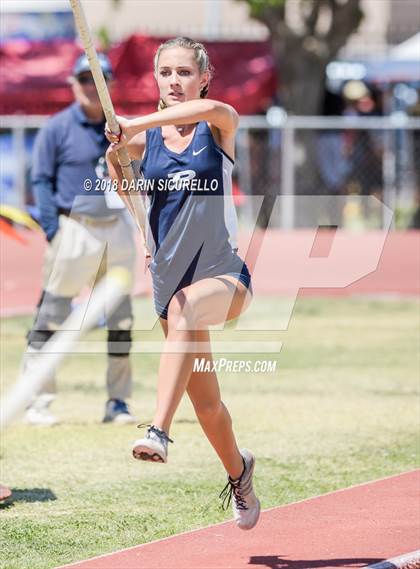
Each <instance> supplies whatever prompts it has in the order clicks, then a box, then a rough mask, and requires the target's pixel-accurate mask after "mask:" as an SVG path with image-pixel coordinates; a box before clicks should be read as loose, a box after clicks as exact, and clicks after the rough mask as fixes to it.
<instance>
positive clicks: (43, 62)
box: [0, 35, 276, 115]
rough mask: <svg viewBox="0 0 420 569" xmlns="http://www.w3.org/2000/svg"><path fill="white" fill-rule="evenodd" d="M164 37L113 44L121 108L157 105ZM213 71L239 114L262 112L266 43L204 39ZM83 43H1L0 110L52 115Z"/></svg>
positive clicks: (267, 83)
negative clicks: (157, 60)
mask: <svg viewBox="0 0 420 569" xmlns="http://www.w3.org/2000/svg"><path fill="white" fill-rule="evenodd" d="M161 41H162V39H161V38H151V37H144V36H138V35H134V36H131V37H130V38H128V39H127V40H126V41H124V42H121V43H119V44H117V45H115V46H113V47H112V49H111V50H110V51H109V52H108V55H109V57H110V59H111V61H112V64H113V67H114V71H115V78H116V83H115V88H114V91H113V94H112V96H113V100H114V103H115V106H116V109H117V112H119V113H121V114H125V115H135V114H144V113H147V112H151V111H153V110H154V109H155V108H156V104H157V100H158V92H157V88H156V84H155V80H154V77H153V55H154V53H155V51H156V48H157V47H158V45H159V44H160V43H161ZM206 46H207V48H208V51H209V55H210V59H211V61H212V63H213V65H214V67H215V70H216V71H215V75H214V78H213V81H212V84H211V87H210V93H209V96H210V97H212V98H215V99H219V100H221V101H225V102H227V103H230V104H231V105H233V106H234V107H235V108H236V109H237V110H238V112H239V113H240V114H254V113H258V112H260V111H261V110H262V109H263V108H264V107H265V106H266V103H267V99H271V98H272V96H273V94H274V92H275V84H276V81H275V71H274V62H273V57H272V54H271V50H270V46H269V44H268V42H206ZM79 53H80V48H79V47H78V46H77V45H76V44H75V43H74V42H72V41H67V40H53V41H37V42H28V41H26V40H12V41H7V42H5V43H3V44H2V45H1V46H0V68H1V77H0V114H3V115H5V114H16V113H19V114H35V115H49V114H52V113H55V112H57V111H58V110H60V109H62V108H63V107H65V106H66V105H68V104H70V103H71V102H72V93H71V89H70V87H69V85H68V83H67V77H68V76H69V74H70V72H71V69H72V66H73V62H74V60H75V59H76V57H77V55H78V54H79Z"/></svg>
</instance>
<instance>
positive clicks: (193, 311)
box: [168, 290, 199, 330]
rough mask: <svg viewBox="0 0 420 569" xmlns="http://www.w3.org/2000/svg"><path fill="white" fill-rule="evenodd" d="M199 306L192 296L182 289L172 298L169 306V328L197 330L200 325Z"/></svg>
mask: <svg viewBox="0 0 420 569" xmlns="http://www.w3.org/2000/svg"><path fill="white" fill-rule="evenodd" d="M198 323H199V322H198V316H197V306H196V303H195V302H194V299H193V298H192V296H189V297H187V296H186V295H185V293H184V291H182V290H180V291H179V292H177V293H176V294H175V295H174V296H173V297H172V299H171V302H170V303H169V306H168V328H169V329H173V328H176V329H177V330H195V329H197V325H198Z"/></svg>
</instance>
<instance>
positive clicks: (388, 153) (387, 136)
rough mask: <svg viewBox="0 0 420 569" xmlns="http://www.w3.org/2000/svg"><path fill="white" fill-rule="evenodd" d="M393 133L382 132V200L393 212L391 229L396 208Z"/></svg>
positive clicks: (384, 213)
mask: <svg viewBox="0 0 420 569" xmlns="http://www.w3.org/2000/svg"><path fill="white" fill-rule="evenodd" d="M393 134H394V136H395V131H391V130H385V131H384V153H383V158H382V173H383V180H384V195H383V200H384V203H385V205H386V206H388V207H389V208H390V209H391V210H392V211H393V214H394V215H393V217H392V222H391V228H392V229H395V214H396V211H395V210H396V207H397V187H396V184H397V176H396V167H397V163H396V159H395V152H394V149H393V142H394V140H393V139H394V137H393ZM386 213H387V212H386V210H385V208H384V209H383V217H382V223H383V225H384V227H385V224H386V221H387V216H386Z"/></svg>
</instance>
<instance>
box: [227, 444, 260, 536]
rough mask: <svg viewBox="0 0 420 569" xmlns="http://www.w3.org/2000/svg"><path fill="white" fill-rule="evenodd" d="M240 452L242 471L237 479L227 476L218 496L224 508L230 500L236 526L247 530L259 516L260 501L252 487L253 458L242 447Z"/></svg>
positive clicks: (253, 525) (254, 524) (255, 522)
mask: <svg viewBox="0 0 420 569" xmlns="http://www.w3.org/2000/svg"><path fill="white" fill-rule="evenodd" d="M240 452H241V455H242V458H243V461H244V471H243V472H242V474H241V477H240V478H238V480H232V478H231V477H230V476H229V477H228V483H227V484H226V486H225V487H224V488H223V490H222V491H221V493H220V498H221V499H222V507H223V509H225V510H226V509H227V508H228V507H229V504H230V502H232V510H233V517H234V519H235V521H236V525H237V526H238V528H239V529H243V530H249V529H252V528H253V527H255V526H256V524H257V522H258V518H259V517H260V502H259V500H258V498H257V497H256V495H255V492H254V489H253V487H252V476H253V474H254V466H255V458H254V456H253V454H252V453H251V452H250V451H249V450H247V449H242V450H241V451H240ZM232 498H233V499H232Z"/></svg>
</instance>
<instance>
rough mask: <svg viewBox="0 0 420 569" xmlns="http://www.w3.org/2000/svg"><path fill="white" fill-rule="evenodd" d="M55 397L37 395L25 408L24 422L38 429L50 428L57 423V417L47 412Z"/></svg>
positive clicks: (46, 394)
mask: <svg viewBox="0 0 420 569" xmlns="http://www.w3.org/2000/svg"><path fill="white" fill-rule="evenodd" d="M54 399H55V395H51V394H49V393H45V394H43V395H39V396H38V397H37V398H36V399H35V401H33V403H31V405H30V406H29V407H28V408H27V410H26V413H25V417H24V421H25V423H27V424H28V425H35V426H40V427H52V426H54V425H57V424H58V423H59V421H58V419H57V417H56V416H55V415H53V414H52V413H51V411H50V410H49V405H50V403H51V402H52V401H54Z"/></svg>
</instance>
